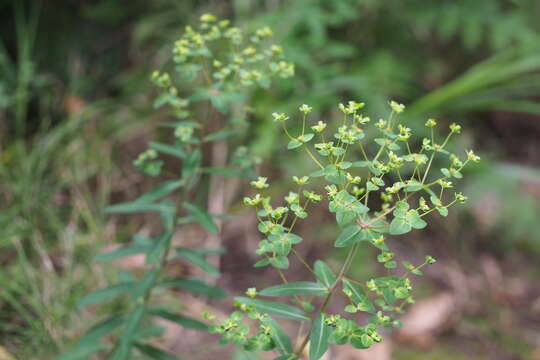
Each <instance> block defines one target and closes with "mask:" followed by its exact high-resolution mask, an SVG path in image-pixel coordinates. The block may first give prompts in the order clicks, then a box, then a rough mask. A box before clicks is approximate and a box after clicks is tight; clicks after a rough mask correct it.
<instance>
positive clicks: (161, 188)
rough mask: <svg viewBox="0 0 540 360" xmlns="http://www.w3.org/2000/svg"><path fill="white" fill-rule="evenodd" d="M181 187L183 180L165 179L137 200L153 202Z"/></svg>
mask: <svg viewBox="0 0 540 360" xmlns="http://www.w3.org/2000/svg"><path fill="white" fill-rule="evenodd" d="M180 187H182V182H181V181H180V180H170V181H165V182H163V183H161V184H159V185H158V186H156V187H154V188H152V189H150V190H149V191H148V192H146V193H145V194H144V195H142V196H140V197H139V198H138V199H137V200H135V201H136V202H140V203H152V202H154V201H156V200H159V199H161V198H162V197H164V196H167V195H169V194H170V193H172V192H173V191H175V190H177V189H179V188H180Z"/></svg>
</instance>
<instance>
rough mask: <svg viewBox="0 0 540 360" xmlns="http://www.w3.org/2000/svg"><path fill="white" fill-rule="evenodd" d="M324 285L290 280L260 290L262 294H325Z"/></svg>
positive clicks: (326, 291) (326, 290)
mask: <svg viewBox="0 0 540 360" xmlns="http://www.w3.org/2000/svg"><path fill="white" fill-rule="evenodd" d="M327 293H328V289H327V288H326V286H324V285H322V284H319V283H316V282H309V281H299V282H291V283H287V284H281V285H276V286H272V287H269V288H266V289H264V290H262V291H261V292H260V294H261V295H263V296H295V295H298V296H301V295H326V294H327Z"/></svg>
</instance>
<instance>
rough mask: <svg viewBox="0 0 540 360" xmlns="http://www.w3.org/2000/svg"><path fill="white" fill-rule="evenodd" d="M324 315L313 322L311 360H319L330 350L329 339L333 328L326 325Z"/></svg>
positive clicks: (310, 343)
mask: <svg viewBox="0 0 540 360" xmlns="http://www.w3.org/2000/svg"><path fill="white" fill-rule="evenodd" d="M324 320H325V316H324V314H319V316H317V318H316V319H315V320H314V321H313V325H312V326H311V332H310V334H309V360H319V359H320V358H321V357H322V356H323V355H324V353H326V351H327V350H328V338H329V337H330V334H331V332H332V328H331V327H330V326H328V325H326V324H325V323H324Z"/></svg>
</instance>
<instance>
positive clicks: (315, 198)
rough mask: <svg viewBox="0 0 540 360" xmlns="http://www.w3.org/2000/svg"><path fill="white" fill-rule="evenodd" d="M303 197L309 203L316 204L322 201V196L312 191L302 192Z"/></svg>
mask: <svg viewBox="0 0 540 360" xmlns="http://www.w3.org/2000/svg"><path fill="white" fill-rule="evenodd" d="M304 196H305V197H306V199H308V200H310V201H311V202H314V203H318V202H320V201H321V200H322V196H321V195H319V194H316V193H314V192H313V191H307V190H304Z"/></svg>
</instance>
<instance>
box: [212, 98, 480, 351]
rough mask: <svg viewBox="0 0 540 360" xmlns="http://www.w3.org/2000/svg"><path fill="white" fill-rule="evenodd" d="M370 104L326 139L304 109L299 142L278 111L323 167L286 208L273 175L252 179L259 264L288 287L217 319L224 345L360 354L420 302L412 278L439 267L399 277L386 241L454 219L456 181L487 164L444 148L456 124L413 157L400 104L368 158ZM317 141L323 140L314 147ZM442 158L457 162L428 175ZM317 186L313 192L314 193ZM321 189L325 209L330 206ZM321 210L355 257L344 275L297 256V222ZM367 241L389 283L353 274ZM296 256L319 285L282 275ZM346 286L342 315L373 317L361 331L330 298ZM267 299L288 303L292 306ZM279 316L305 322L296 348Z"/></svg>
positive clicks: (408, 270)
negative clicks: (333, 347) (346, 347)
mask: <svg viewBox="0 0 540 360" xmlns="http://www.w3.org/2000/svg"><path fill="white" fill-rule="evenodd" d="M363 107H364V104H363V103H357V102H354V101H350V102H349V103H348V105H343V104H339V110H340V111H341V112H342V113H343V122H342V123H341V124H340V126H339V127H338V128H337V131H336V132H335V133H333V134H332V136H331V138H328V134H327V132H326V128H327V124H326V123H324V122H322V121H319V122H318V123H317V124H316V125H313V126H311V127H308V124H307V121H308V114H309V113H310V112H311V111H312V108H311V107H310V106H308V105H302V106H301V107H300V108H299V110H300V112H301V113H302V114H303V115H302V120H301V124H302V125H301V129H302V130H301V132H300V134H299V135H296V134H291V133H290V132H289V130H288V128H287V126H286V122H287V120H288V119H289V116H287V115H286V114H283V113H281V114H279V113H274V114H272V116H273V118H274V121H276V122H278V123H279V124H280V125H281V126H282V127H283V130H284V131H285V134H286V136H287V138H288V140H289V143H288V145H287V149H289V150H292V149H300V150H303V151H305V152H306V154H307V155H308V156H309V157H310V158H311V159H312V160H313V162H314V163H315V165H316V166H317V167H318V169H317V170H316V171H314V172H312V173H311V174H309V176H294V177H293V181H294V183H295V185H294V191H291V192H289V194H288V195H287V196H285V198H284V201H285V202H284V203H273V202H272V199H271V197H270V196H269V195H268V194H267V193H265V192H266V189H267V188H268V187H269V184H268V183H267V178H264V177H259V178H258V179H257V180H255V181H252V182H251V185H252V186H253V187H254V188H255V189H257V190H258V192H257V193H256V194H255V195H254V196H253V197H251V198H250V197H246V198H245V199H244V202H245V204H247V205H249V206H253V207H255V208H256V214H257V219H258V220H259V226H258V229H259V231H260V232H261V233H262V234H264V235H265V237H266V238H265V239H264V240H262V241H260V242H259V248H258V250H257V254H258V255H260V256H261V257H262V259H261V260H260V261H258V262H257V263H256V264H255V267H263V266H272V267H274V268H275V269H276V270H277V272H278V273H279V276H280V278H281V279H282V281H283V284H281V285H275V286H271V287H269V288H265V289H263V290H260V291H259V290H257V289H256V288H250V289H248V290H247V292H246V296H245V297H237V298H236V301H235V304H236V306H237V307H238V309H239V310H238V311H236V312H234V313H233V314H232V315H231V316H230V317H228V318H226V319H223V320H214V321H215V322H214V326H213V327H212V331H213V332H216V333H219V334H221V336H222V343H223V344H226V343H234V344H236V345H238V346H240V347H241V348H243V350H246V351H258V350H265V351H270V350H276V351H277V352H278V353H279V356H278V357H277V359H298V358H301V357H302V356H303V354H304V352H305V351H306V349H307V347H308V344H309V358H310V359H312V360H313V359H319V358H320V357H322V355H323V354H324V353H325V352H326V351H327V349H328V346H329V344H331V343H333V344H346V343H350V344H351V345H352V346H353V347H355V348H358V349H366V348H369V347H370V346H371V345H373V344H374V343H377V342H380V341H382V340H383V338H382V336H381V334H380V332H379V331H380V329H379V328H380V327H384V328H395V327H400V326H401V322H400V321H399V320H398V319H396V317H395V315H396V314H400V313H402V312H403V311H404V309H405V307H406V306H407V305H409V304H412V303H414V299H413V297H412V295H411V291H412V286H411V281H410V279H409V275H411V274H414V275H422V271H421V269H422V268H423V267H424V266H426V265H429V264H433V263H434V262H435V259H434V258H433V257H431V256H429V255H428V256H426V257H425V261H424V262H423V263H421V264H417V265H414V264H411V263H410V262H407V261H403V262H402V265H403V268H404V271H399V270H398V262H397V261H396V259H395V254H394V253H393V252H391V250H390V248H389V246H388V245H387V242H386V236H387V235H386V234H388V235H403V234H406V233H408V232H410V231H412V230H413V229H423V228H425V227H426V226H427V222H426V220H425V219H426V216H427V215H429V214H431V213H432V212H435V211H436V212H438V213H439V214H440V215H441V216H447V215H448V208H449V207H450V206H452V205H454V204H456V203H462V202H464V201H465V200H466V197H465V196H464V195H462V194H461V193H458V192H454V193H453V195H452V194H449V192H452V190H451V189H452V188H453V184H452V181H451V180H453V179H461V178H462V177H463V175H462V172H461V171H462V169H463V168H464V167H465V166H466V165H467V164H468V163H469V162H477V161H479V157H478V156H477V155H475V154H474V152H473V151H467V152H466V159H465V160H463V161H462V160H460V158H459V157H458V156H457V155H455V154H453V153H450V152H449V151H448V150H447V149H446V145H447V143H448V141H449V139H450V138H451V137H452V135H454V134H459V133H460V131H461V127H460V126H459V125H457V124H451V125H450V132H449V133H448V135H447V136H446V137H445V138H444V140H443V141H442V142H439V141H438V140H437V139H436V137H435V134H434V128H435V127H436V126H437V122H436V121H435V120H434V119H429V120H427V122H426V123H425V125H426V127H428V129H429V130H428V131H429V132H430V133H431V136H430V137H428V138H424V139H421V144H422V145H421V148H420V149H419V150H418V151H416V152H415V151H413V149H412V148H411V146H412V145H411V144H410V141H411V140H413V138H412V131H411V129H409V128H408V127H407V126H405V125H403V124H401V123H400V116H399V115H400V113H401V112H403V110H404V106H403V105H401V104H399V103H397V102H394V101H392V102H391V103H390V107H391V113H390V115H389V117H388V119H387V120H383V119H379V120H378V121H377V122H375V123H374V124H373V127H374V128H375V130H376V132H377V133H378V134H379V137H377V138H375V139H374V142H375V144H376V145H377V146H378V149H377V151H376V152H375V153H374V154H371V155H370V150H371V147H368V146H366V144H364V143H363V141H362V140H363V138H364V137H365V131H367V130H368V128H367V126H368V124H369V123H371V121H370V119H369V118H368V117H366V116H364V115H362V114H361V113H360V109H362V108H363ZM310 129H311V130H310ZM325 134H326V135H325ZM316 138H319V139H320V142H319V143H316V144H314V145H313V146H312V147H311V146H310V145H311V144H312V143H314V142H315V139H316ZM310 148H311V149H310ZM354 148H358V149H359V150H360V152H361V154H362V157H363V159H362V160H360V161H354V160H353V159H350V158H351V150H353V149H354ZM317 154H318V155H317ZM348 155H349V156H348ZM436 155H441V156H443V157H446V159H447V160H446V161H447V162H448V163H449V164H448V166H447V167H445V168H441V169H440V172H441V174H438V175H439V176H437V175H435V176H433V175H431V176H430V170H431V169H432V164H433V163H434V161H433V160H434V158H435V157H436ZM353 156H354V155H353ZM348 157H349V158H348ZM353 169H354V171H353ZM312 178H321V180H322V181H315V179H314V180H311V179H312ZM310 182H313V185H314V186H313V187H309V188H308V184H309V183H310ZM323 191H324V192H325V193H326V199H327V201H328V202H327V203H325V202H323V195H322V192H323ZM424 196H426V197H427V198H428V199H429V200H426V199H425V198H424ZM317 204H320V205H319V206H325V207H326V206H327V207H328V211H329V212H330V213H332V214H335V217H336V222H337V225H338V226H339V228H340V233H339V235H338V236H337V238H336V240H335V243H334V246H335V247H345V248H348V255H347V258H346V260H345V261H344V263H343V264H342V265H341V268H340V269H339V270H338V272H337V275H336V273H335V272H334V271H333V270H332V269H331V268H330V267H329V266H328V265H327V264H326V263H325V262H324V261H323V260H317V261H316V262H315V263H314V264H313V266H312V265H310V264H308V263H307V261H306V260H305V259H304V258H302V256H301V255H300V254H299V253H298V252H297V251H296V250H295V249H294V245H296V244H298V243H300V242H301V241H302V240H303V239H302V238H301V237H300V236H298V235H296V234H294V232H293V231H294V228H295V224H297V222H298V221H299V220H300V219H305V218H307V216H308V212H309V211H310V207H311V206H312V205H315V206H317ZM323 204H324V205H323ZM363 243H365V244H369V245H372V246H373V247H375V248H376V249H378V251H380V253H379V254H378V256H377V258H376V260H377V261H378V262H379V263H381V264H383V266H384V268H385V269H386V270H387V271H388V275H387V276H382V277H374V278H371V279H367V281H358V280H355V279H351V278H349V277H348V276H347V275H348V270H349V268H350V266H351V265H352V264H353V262H354V259H355V254H356V252H357V250H358V248H359V247H360V246H361V245H362V244H363ZM289 257H294V258H296V260H297V261H299V262H300V263H301V264H302V265H304V266H305V267H306V269H307V270H308V271H309V273H310V274H312V275H313V279H312V280H311V281H300V282H289V281H288V280H287V278H286V275H285V273H284V270H285V269H287V268H289V261H290V260H289ZM339 288H341V290H342V293H343V294H344V295H345V298H346V299H347V302H348V303H349V304H348V305H347V306H345V308H344V309H343V310H344V312H345V313H350V314H354V313H357V312H360V313H367V314H368V315H369V316H370V318H369V320H368V321H367V324H362V325H360V324H359V323H357V322H356V321H355V320H354V319H351V318H350V317H348V316H343V315H341V314H335V313H334V314H332V313H330V310H329V309H330V304H331V302H332V298H333V297H334V296H335V295H337V294H336V293H337V292H338V289H339ZM260 297H270V298H273V297H288V298H289V300H290V302H291V303H292V304H294V305H291V304H288V303H281V302H275V301H269V300H263V299H260ZM318 299H321V300H318ZM246 315H247V317H248V318H250V319H252V320H254V321H256V322H258V324H259V326H258V332H255V333H252V332H251V330H250V327H249V325H248V324H247V323H246V322H244V319H245V316H246ZM272 316H276V317H283V318H288V319H292V320H296V321H300V322H301V323H302V325H300V326H299V328H298V339H300V341H299V342H298V344H296V347H295V346H293V343H292V341H291V340H290V338H289V336H288V335H287V333H286V332H285V331H284V327H283V326H282V325H281V324H280V323H279V322H278V321H276V320H275V319H274V318H273V317H272ZM306 323H307V324H308V325H307V326H306V325H305V324H306ZM304 329H307V331H305V330H304Z"/></svg>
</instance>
